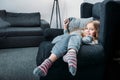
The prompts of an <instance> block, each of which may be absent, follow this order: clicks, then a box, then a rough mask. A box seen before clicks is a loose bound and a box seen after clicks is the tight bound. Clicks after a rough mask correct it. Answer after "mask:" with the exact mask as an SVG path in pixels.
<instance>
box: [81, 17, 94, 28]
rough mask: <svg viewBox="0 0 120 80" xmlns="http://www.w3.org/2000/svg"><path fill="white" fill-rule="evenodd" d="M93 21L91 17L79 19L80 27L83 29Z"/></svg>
mask: <svg viewBox="0 0 120 80" xmlns="http://www.w3.org/2000/svg"><path fill="white" fill-rule="evenodd" d="M92 20H93V17H90V18H80V27H85V26H86V24H87V23H88V22H90V21H92Z"/></svg>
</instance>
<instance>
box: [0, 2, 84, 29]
mask: <svg viewBox="0 0 120 80" xmlns="http://www.w3.org/2000/svg"><path fill="white" fill-rule="evenodd" d="M53 1H54V0H0V9H5V10H7V11H9V12H28V13H29V12H36V11H37V12H40V13H41V18H42V19H45V20H47V21H48V22H50V17H51V12H52V6H53ZM58 1H59V7H60V13H61V20H62V23H63V20H64V19H65V18H68V17H71V16H72V17H80V12H79V11H80V10H79V9H80V4H81V3H82V2H83V0H74V1H73V0H58ZM51 27H56V24H55V15H54V16H53V21H52V25H51Z"/></svg>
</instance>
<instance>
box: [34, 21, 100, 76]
mask: <svg viewBox="0 0 120 80" xmlns="http://www.w3.org/2000/svg"><path fill="white" fill-rule="evenodd" d="M71 24H74V28H73V29H68V28H69V27H70V25H71ZM99 24H100V22H99V21H97V20H93V21H91V22H89V23H87V25H86V26H85V28H83V29H81V28H80V26H79V22H78V20H77V19H75V21H72V20H71V21H70V20H69V19H66V20H65V21H64V34H63V35H60V36H57V37H56V38H54V39H53V41H52V43H53V44H55V45H54V46H53V48H52V50H51V55H50V56H49V57H48V58H47V59H45V60H44V61H43V63H42V64H41V65H39V66H38V67H36V68H35V69H34V71H33V74H34V75H35V76H46V75H47V72H48V69H49V68H50V67H51V66H52V64H53V63H54V62H55V61H56V60H57V59H59V58H60V57H62V56H63V61H64V62H67V63H68V67H69V72H70V73H71V74H72V75H73V76H75V74H76V71H77V57H76V56H77V53H78V50H79V49H80V45H81V44H82V43H84V44H97V43H98V41H97V39H98V28H99ZM66 52H67V53H66Z"/></svg>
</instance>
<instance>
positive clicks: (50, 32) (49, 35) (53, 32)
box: [44, 28, 63, 41]
mask: <svg viewBox="0 0 120 80" xmlns="http://www.w3.org/2000/svg"><path fill="white" fill-rule="evenodd" d="M61 34H63V29H54V28H47V29H45V30H44V37H45V39H46V40H47V41H52V40H53V38H54V37H56V36H58V35H61Z"/></svg>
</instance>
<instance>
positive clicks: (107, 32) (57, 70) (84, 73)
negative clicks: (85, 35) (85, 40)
mask: <svg viewBox="0 0 120 80" xmlns="http://www.w3.org/2000/svg"><path fill="white" fill-rule="evenodd" d="M80 8H81V9H80V13H81V18H89V17H94V19H99V20H100V22H101V23H100V33H99V44H98V45H82V46H81V49H80V50H79V53H78V57H77V58H78V70H77V74H76V76H75V77H73V76H72V75H71V74H70V73H69V71H68V66H67V64H66V63H64V62H63V60H62V58H61V59H59V60H57V61H56V62H55V63H54V65H53V66H52V67H51V68H50V70H49V71H48V74H47V76H45V77H41V79H40V80H117V79H116V78H115V77H113V75H112V67H113V66H112V63H113V61H112V60H113V57H114V55H115V53H116V50H119V49H120V48H119V47H117V46H115V45H118V46H119V45H120V42H119V41H120V39H118V38H117V39H116V37H115V36H114V35H115V34H119V33H120V32H119V27H117V25H119V21H120V2H116V1H103V2H98V3H95V4H91V3H86V2H85V3H82V4H81V5H80ZM116 31H117V32H116ZM61 34H63V31H62V29H46V30H45V33H44V35H45V38H46V40H45V41H44V42H42V43H41V44H40V46H39V50H38V54H37V56H36V64H37V65H40V64H41V63H42V62H43V61H44V59H45V58H47V57H48V56H49V55H50V50H51V49H52V47H53V45H54V44H52V43H51V40H52V39H53V38H54V37H55V36H57V35H61Z"/></svg>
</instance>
